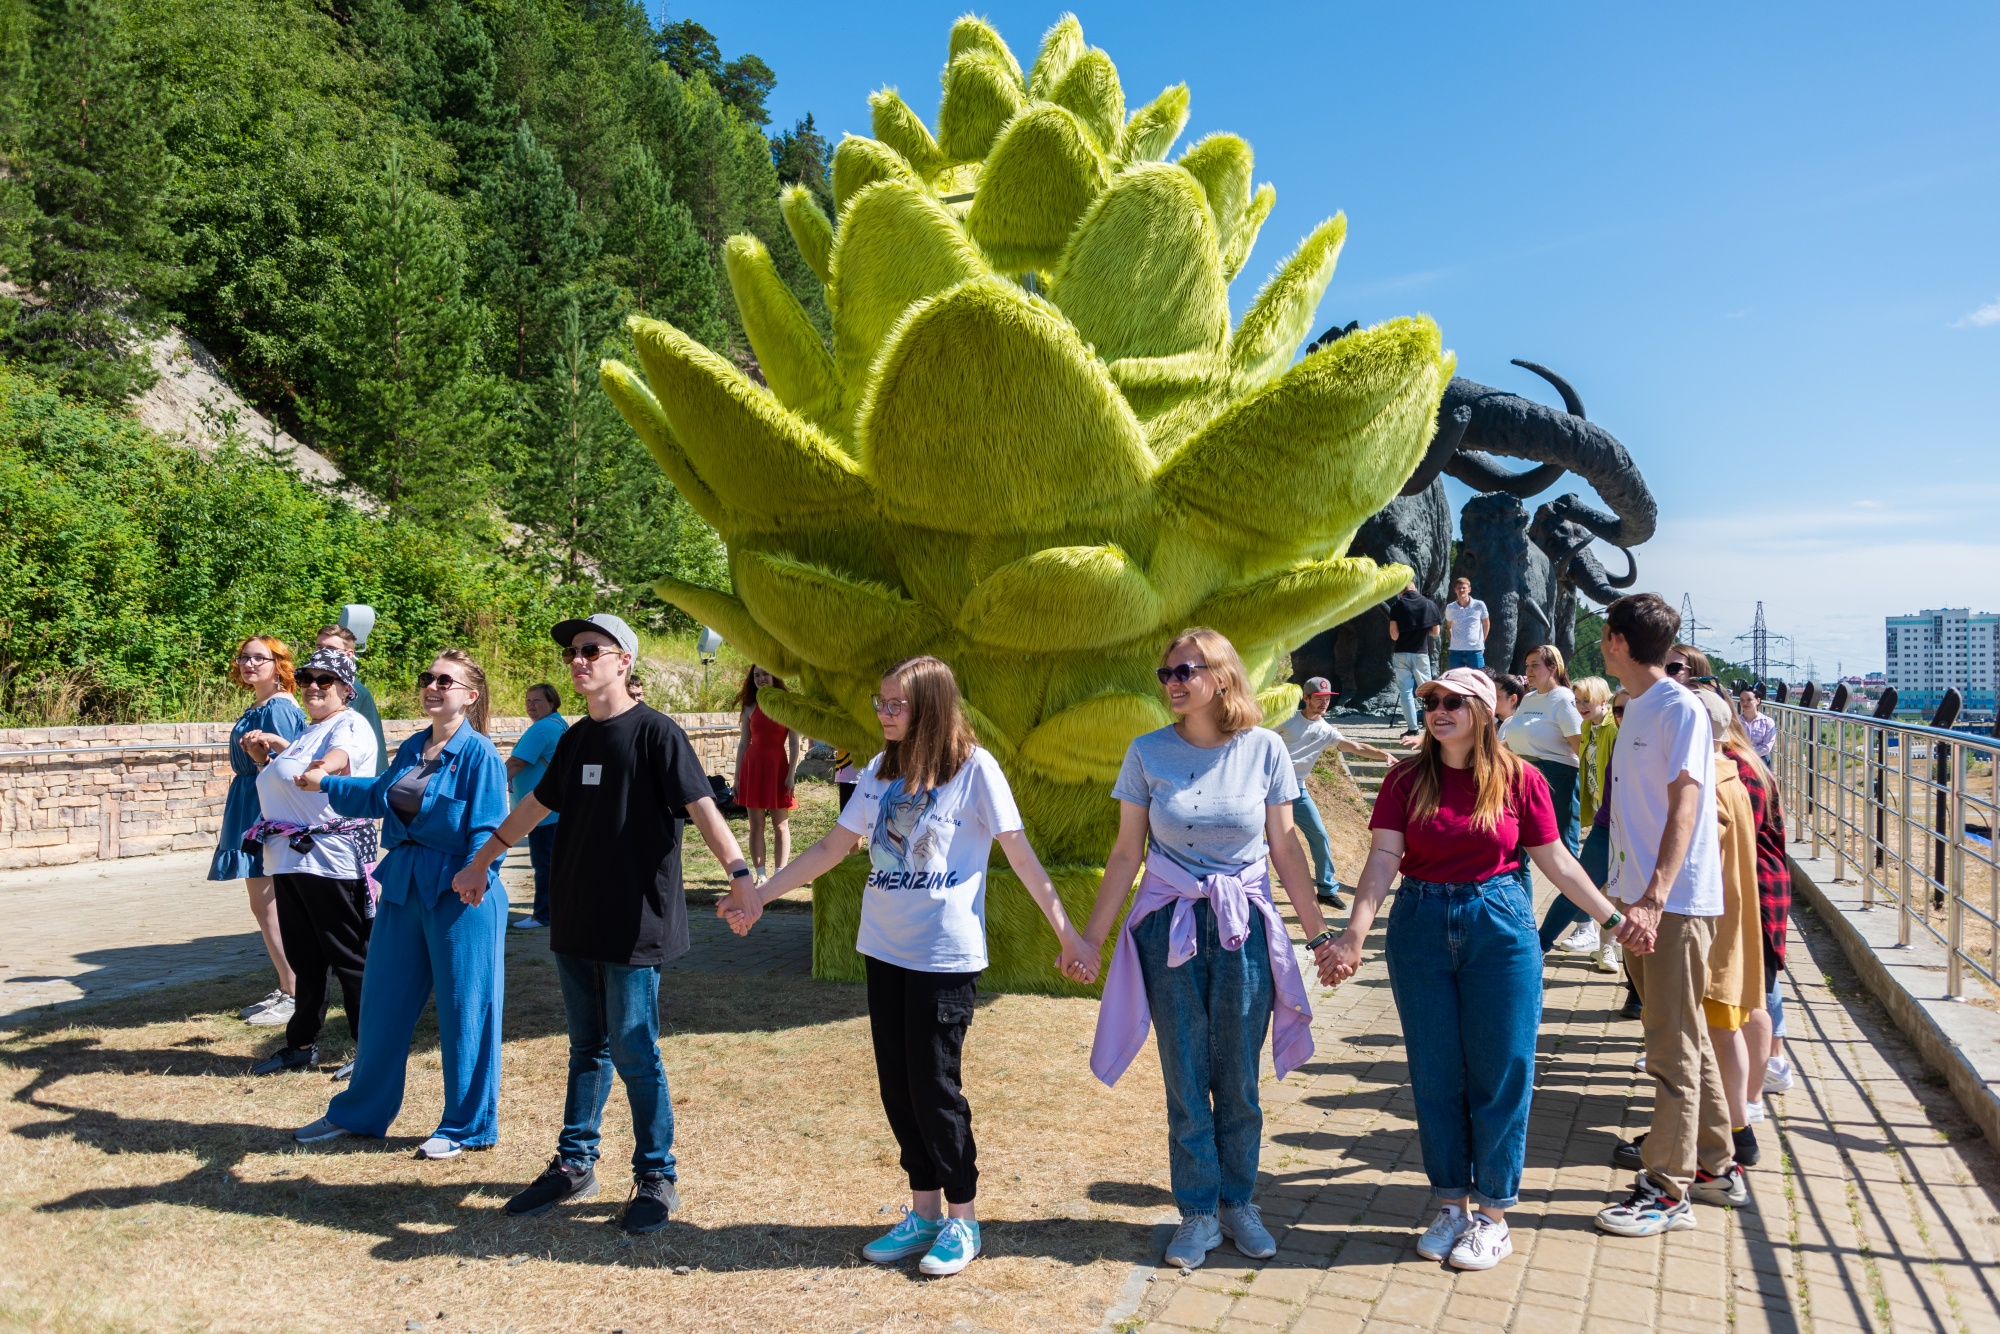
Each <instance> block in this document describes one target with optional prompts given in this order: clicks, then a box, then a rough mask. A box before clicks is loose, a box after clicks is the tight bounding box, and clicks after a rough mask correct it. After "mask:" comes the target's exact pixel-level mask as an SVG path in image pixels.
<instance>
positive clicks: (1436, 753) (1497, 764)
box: [1385, 695, 1521, 834]
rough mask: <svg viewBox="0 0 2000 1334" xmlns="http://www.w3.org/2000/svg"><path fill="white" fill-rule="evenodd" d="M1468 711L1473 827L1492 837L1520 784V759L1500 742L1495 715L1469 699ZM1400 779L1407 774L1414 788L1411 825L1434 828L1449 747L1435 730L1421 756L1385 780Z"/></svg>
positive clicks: (1409, 802)
mask: <svg viewBox="0 0 2000 1334" xmlns="http://www.w3.org/2000/svg"><path fill="white" fill-rule="evenodd" d="M1465 708H1466V712H1467V713H1469V714H1470V715H1471V717H1472V788H1473V792H1474V794H1475V795H1474V797H1473V800H1472V827H1473V828H1474V829H1477V830H1479V831H1480V832H1482V833H1489V834H1490V833H1492V832H1493V829H1494V827H1495V826H1497V825H1498V824H1499V823H1500V817H1501V815H1502V814H1504V813H1505V812H1506V810H1507V798H1508V795H1509V794H1510V793H1512V792H1513V790H1514V785H1515V784H1516V783H1518V782H1519V781H1520V778H1521V759H1520V757H1519V756H1518V755H1516V754H1515V753H1514V752H1513V751H1511V750H1509V749H1507V747H1506V746H1505V745H1503V744H1502V743H1501V741H1500V729H1499V728H1497V727H1495V726H1494V725H1493V714H1492V712H1491V711H1490V710H1489V709H1487V707H1486V705H1485V703H1484V702H1483V701H1481V700H1478V699H1474V698H1473V697H1472V696H1470V695H1467V696H1465ZM1397 774H1404V775H1406V778H1405V781H1407V782H1408V783H1409V785H1410V787H1409V791H1408V793H1406V794H1405V800H1404V803H1403V805H1404V809H1405V810H1406V811H1407V812H1408V814H1409V822H1410V823H1411V824H1413V825H1417V824H1427V823H1429V822H1430V821H1431V820H1432V819H1433V818H1434V817H1435V816H1436V815H1437V810H1438V802H1439V801H1440V800H1441V799H1442V798H1443V796H1444V747H1443V746H1441V745H1439V744H1438V739H1437V738H1436V737H1435V736H1432V735H1431V730H1430V728H1428V727H1426V728H1425V729H1424V733H1423V740H1422V741H1420V742H1418V743H1417V753H1416V754H1415V755H1413V756H1411V757H1410V758H1409V759H1407V760H1404V761H1403V762H1402V763H1401V764H1398V765H1397V766H1396V767H1395V768H1394V769H1393V770H1391V771H1390V773H1389V778H1388V780H1385V781H1394V780H1395V778H1396V775H1397Z"/></svg>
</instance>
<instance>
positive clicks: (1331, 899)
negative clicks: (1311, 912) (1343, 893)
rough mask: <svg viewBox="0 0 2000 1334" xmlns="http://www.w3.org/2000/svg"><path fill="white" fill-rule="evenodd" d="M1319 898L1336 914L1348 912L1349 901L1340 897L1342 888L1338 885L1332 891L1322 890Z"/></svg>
mask: <svg viewBox="0 0 2000 1334" xmlns="http://www.w3.org/2000/svg"><path fill="white" fill-rule="evenodd" d="M1318 897H1319V901H1320V902H1321V903H1324V904H1325V905H1326V906H1327V907H1329V908H1331V909H1333V910H1334V911H1335V912H1346V911H1347V900H1345V899H1343V898H1341V897H1340V886H1339V885H1337V884H1336V885H1335V886H1334V887H1333V888H1332V889H1322V890H1320V891H1319V895H1318Z"/></svg>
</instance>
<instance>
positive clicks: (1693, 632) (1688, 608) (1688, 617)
mask: <svg viewBox="0 0 2000 1334" xmlns="http://www.w3.org/2000/svg"><path fill="white" fill-rule="evenodd" d="M1713 628H1714V627H1713V626H1707V625H1703V624H1702V623H1701V622H1700V621H1697V620H1696V619H1695V618H1694V594H1692V593H1683V594H1681V642H1683V643H1686V644H1692V645H1694V646H1695V647H1696V648H1700V647H1701V635H1702V634H1703V633H1704V632H1705V631H1708V630H1711V629H1713Z"/></svg>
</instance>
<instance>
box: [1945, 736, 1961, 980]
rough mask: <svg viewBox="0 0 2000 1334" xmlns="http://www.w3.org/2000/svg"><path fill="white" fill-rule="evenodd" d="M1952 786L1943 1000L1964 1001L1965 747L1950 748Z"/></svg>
mask: <svg viewBox="0 0 2000 1334" xmlns="http://www.w3.org/2000/svg"><path fill="white" fill-rule="evenodd" d="M1951 777H1952V783H1951V901H1950V906H1949V908H1948V909H1947V912H1948V913H1949V916H1948V917H1947V919H1946V924H1945V931H1946V939H1947V941H1948V943H1949V948H1948V949H1947V950H1946V952H1945V960H1944V994H1945V999H1946V1000H1964V999H1965V976H1964V974H1965V964H1964V958H1963V956H1964V953H1965V747H1964V746H1953V747H1952V775H1951Z"/></svg>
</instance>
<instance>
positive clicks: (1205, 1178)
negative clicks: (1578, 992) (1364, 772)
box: [1132, 899, 1540, 1218]
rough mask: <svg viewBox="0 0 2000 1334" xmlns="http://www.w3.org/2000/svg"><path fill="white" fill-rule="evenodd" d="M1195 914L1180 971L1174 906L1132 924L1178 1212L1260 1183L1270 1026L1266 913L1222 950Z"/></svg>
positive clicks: (1201, 1209)
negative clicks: (1261, 1081)
mask: <svg viewBox="0 0 2000 1334" xmlns="http://www.w3.org/2000/svg"><path fill="white" fill-rule="evenodd" d="M1194 914H1195V939H1196V942H1197V943H1196V946H1195V954H1194V957H1193V958H1192V959H1189V960H1188V961H1187V962H1186V963H1184V964H1182V965H1181V966H1180V967H1178V968H1169V967H1167V937H1168V933H1169V932H1170V930H1171V929H1172V926H1173V919H1174V910H1173V908H1172V907H1171V906H1168V907H1164V908H1161V909H1159V910H1158V911H1156V912H1151V913H1148V914H1147V915H1146V917H1145V918H1144V920H1142V921H1141V922H1140V923H1139V924H1138V925H1137V926H1135V927H1133V928H1132V942H1133V944H1135V945H1137V946H1138V947H1139V972H1140V975H1141V976H1143V977H1144V978H1145V979H1146V1005H1147V1008H1148V1009H1149V1010H1150V1011H1151V1012H1152V1016H1153V1032H1154V1035H1155V1040H1156V1041H1157V1042H1158V1044H1159V1049H1160V1073H1161V1074H1162V1075H1163V1076H1165V1078H1166V1085H1167V1166H1168V1169H1169V1173H1170V1175H1171V1178H1172V1182H1173V1190H1174V1203H1175V1204H1177V1205H1179V1206H1180V1211H1181V1216H1182V1217H1183V1218H1189V1217H1193V1216H1195V1215H1198V1214H1207V1215H1211V1216H1212V1215H1214V1214H1215V1212H1216V1210H1217V1209H1218V1208H1219V1207H1220V1206H1221V1205H1225V1204H1229V1205H1237V1204H1247V1203H1249V1201H1250V1196H1251V1195H1252V1194H1253V1193H1254V1192H1255V1191H1256V1189H1257V1149H1258V1145H1259V1143H1260V1142H1261V1141H1262V1140H1263V1137H1264V1112H1263V1109H1262V1107H1260V1106H1259V1105H1258V1102H1257V1061H1258V1058H1259V1056H1260V1055H1261V1054H1262V1053H1263V1050H1264V1037H1265V1035H1266V1034H1267V1033H1269V1032H1270V1030H1271V994H1272V993H1271V985H1272V984H1271V955H1270V947H1269V946H1268V945H1267V944H1266V942H1265V938H1264V918H1263V916H1262V915H1261V914H1259V913H1256V912H1252V913H1251V914H1250V935H1249V937H1248V939H1246V940H1245V941H1244V942H1243V945H1242V947H1241V948H1240V949H1234V950H1225V949H1223V948H1222V941H1221V938H1220V937H1218V936H1217V934H1216V930H1215V913H1214V911H1213V910H1212V909H1211V908H1210V907H1209V905H1208V901H1207V900H1206V899H1200V900H1197V901H1196V902H1195V904H1194ZM1539 995H1540V993H1539V992H1537V996H1538V997H1539Z"/></svg>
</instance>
